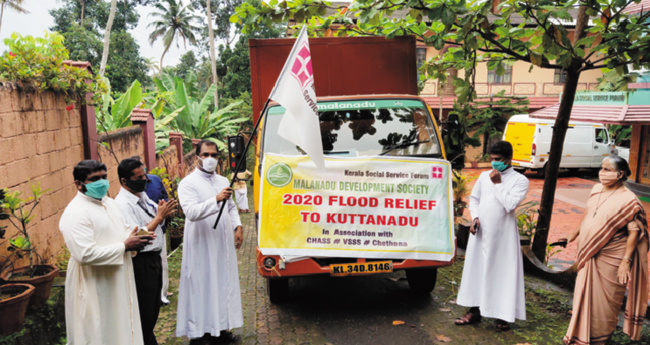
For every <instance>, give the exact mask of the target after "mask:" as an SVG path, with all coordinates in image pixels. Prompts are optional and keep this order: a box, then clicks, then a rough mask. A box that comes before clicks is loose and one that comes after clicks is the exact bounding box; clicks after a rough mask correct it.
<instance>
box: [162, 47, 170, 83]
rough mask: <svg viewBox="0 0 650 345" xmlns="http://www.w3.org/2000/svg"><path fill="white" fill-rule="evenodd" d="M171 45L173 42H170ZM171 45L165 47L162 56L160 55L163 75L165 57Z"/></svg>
mask: <svg viewBox="0 0 650 345" xmlns="http://www.w3.org/2000/svg"><path fill="white" fill-rule="evenodd" d="M170 45H171V43H170ZM170 45H169V46H170ZM169 46H166V47H165V50H164V51H163V53H162V56H161V57H160V75H161V76H162V74H163V59H164V58H165V54H167V51H168V50H169Z"/></svg>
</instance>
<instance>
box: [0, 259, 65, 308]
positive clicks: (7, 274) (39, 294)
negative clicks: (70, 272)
mask: <svg viewBox="0 0 650 345" xmlns="http://www.w3.org/2000/svg"><path fill="white" fill-rule="evenodd" d="M34 267H35V268H42V269H46V270H48V273H46V274H44V275H40V276H35V277H34V278H26V279H20V280H10V279H11V275H12V274H19V273H23V272H27V271H29V266H23V267H16V268H15V269H14V270H13V271H12V270H5V271H4V272H2V274H0V280H2V283H3V284H7V283H24V284H29V285H32V286H34V288H36V290H35V291H34V295H33V296H32V298H31V299H30V300H29V305H30V306H33V307H40V306H42V305H43V304H45V302H46V301H47V299H48V298H50V290H52V283H53V282H54V278H56V277H57V276H58V275H59V268H58V267H56V266H54V265H34Z"/></svg>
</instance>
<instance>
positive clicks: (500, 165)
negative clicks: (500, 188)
mask: <svg viewBox="0 0 650 345" xmlns="http://www.w3.org/2000/svg"><path fill="white" fill-rule="evenodd" d="M507 167H508V165H507V164H506V163H504V162H498V161H494V162H492V168H494V169H496V170H497V171H499V172H501V171H504V170H506V168H507Z"/></svg>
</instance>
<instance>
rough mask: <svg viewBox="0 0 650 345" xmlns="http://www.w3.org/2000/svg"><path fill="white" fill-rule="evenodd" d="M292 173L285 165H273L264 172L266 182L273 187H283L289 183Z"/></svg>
mask: <svg viewBox="0 0 650 345" xmlns="http://www.w3.org/2000/svg"><path fill="white" fill-rule="evenodd" d="M292 178H293V171H292V170H291V167H289V166H288V165H286V164H285V163H275V164H273V165H272V166H271V168H270V169H269V170H268V171H267V172H266V180H267V181H269V183H270V184H271V186H273V187H284V186H286V185H288V184H289V182H291V179H292Z"/></svg>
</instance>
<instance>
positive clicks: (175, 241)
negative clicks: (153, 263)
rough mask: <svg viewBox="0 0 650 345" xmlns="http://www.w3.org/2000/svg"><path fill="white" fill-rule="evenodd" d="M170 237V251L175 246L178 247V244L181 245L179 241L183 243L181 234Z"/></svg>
mask: <svg viewBox="0 0 650 345" xmlns="http://www.w3.org/2000/svg"><path fill="white" fill-rule="evenodd" d="M170 237H171V241H170V244H169V245H170V246H171V249H172V251H174V250H175V249H176V248H178V246H180V245H181V243H183V235H180V236H174V235H170Z"/></svg>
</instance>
